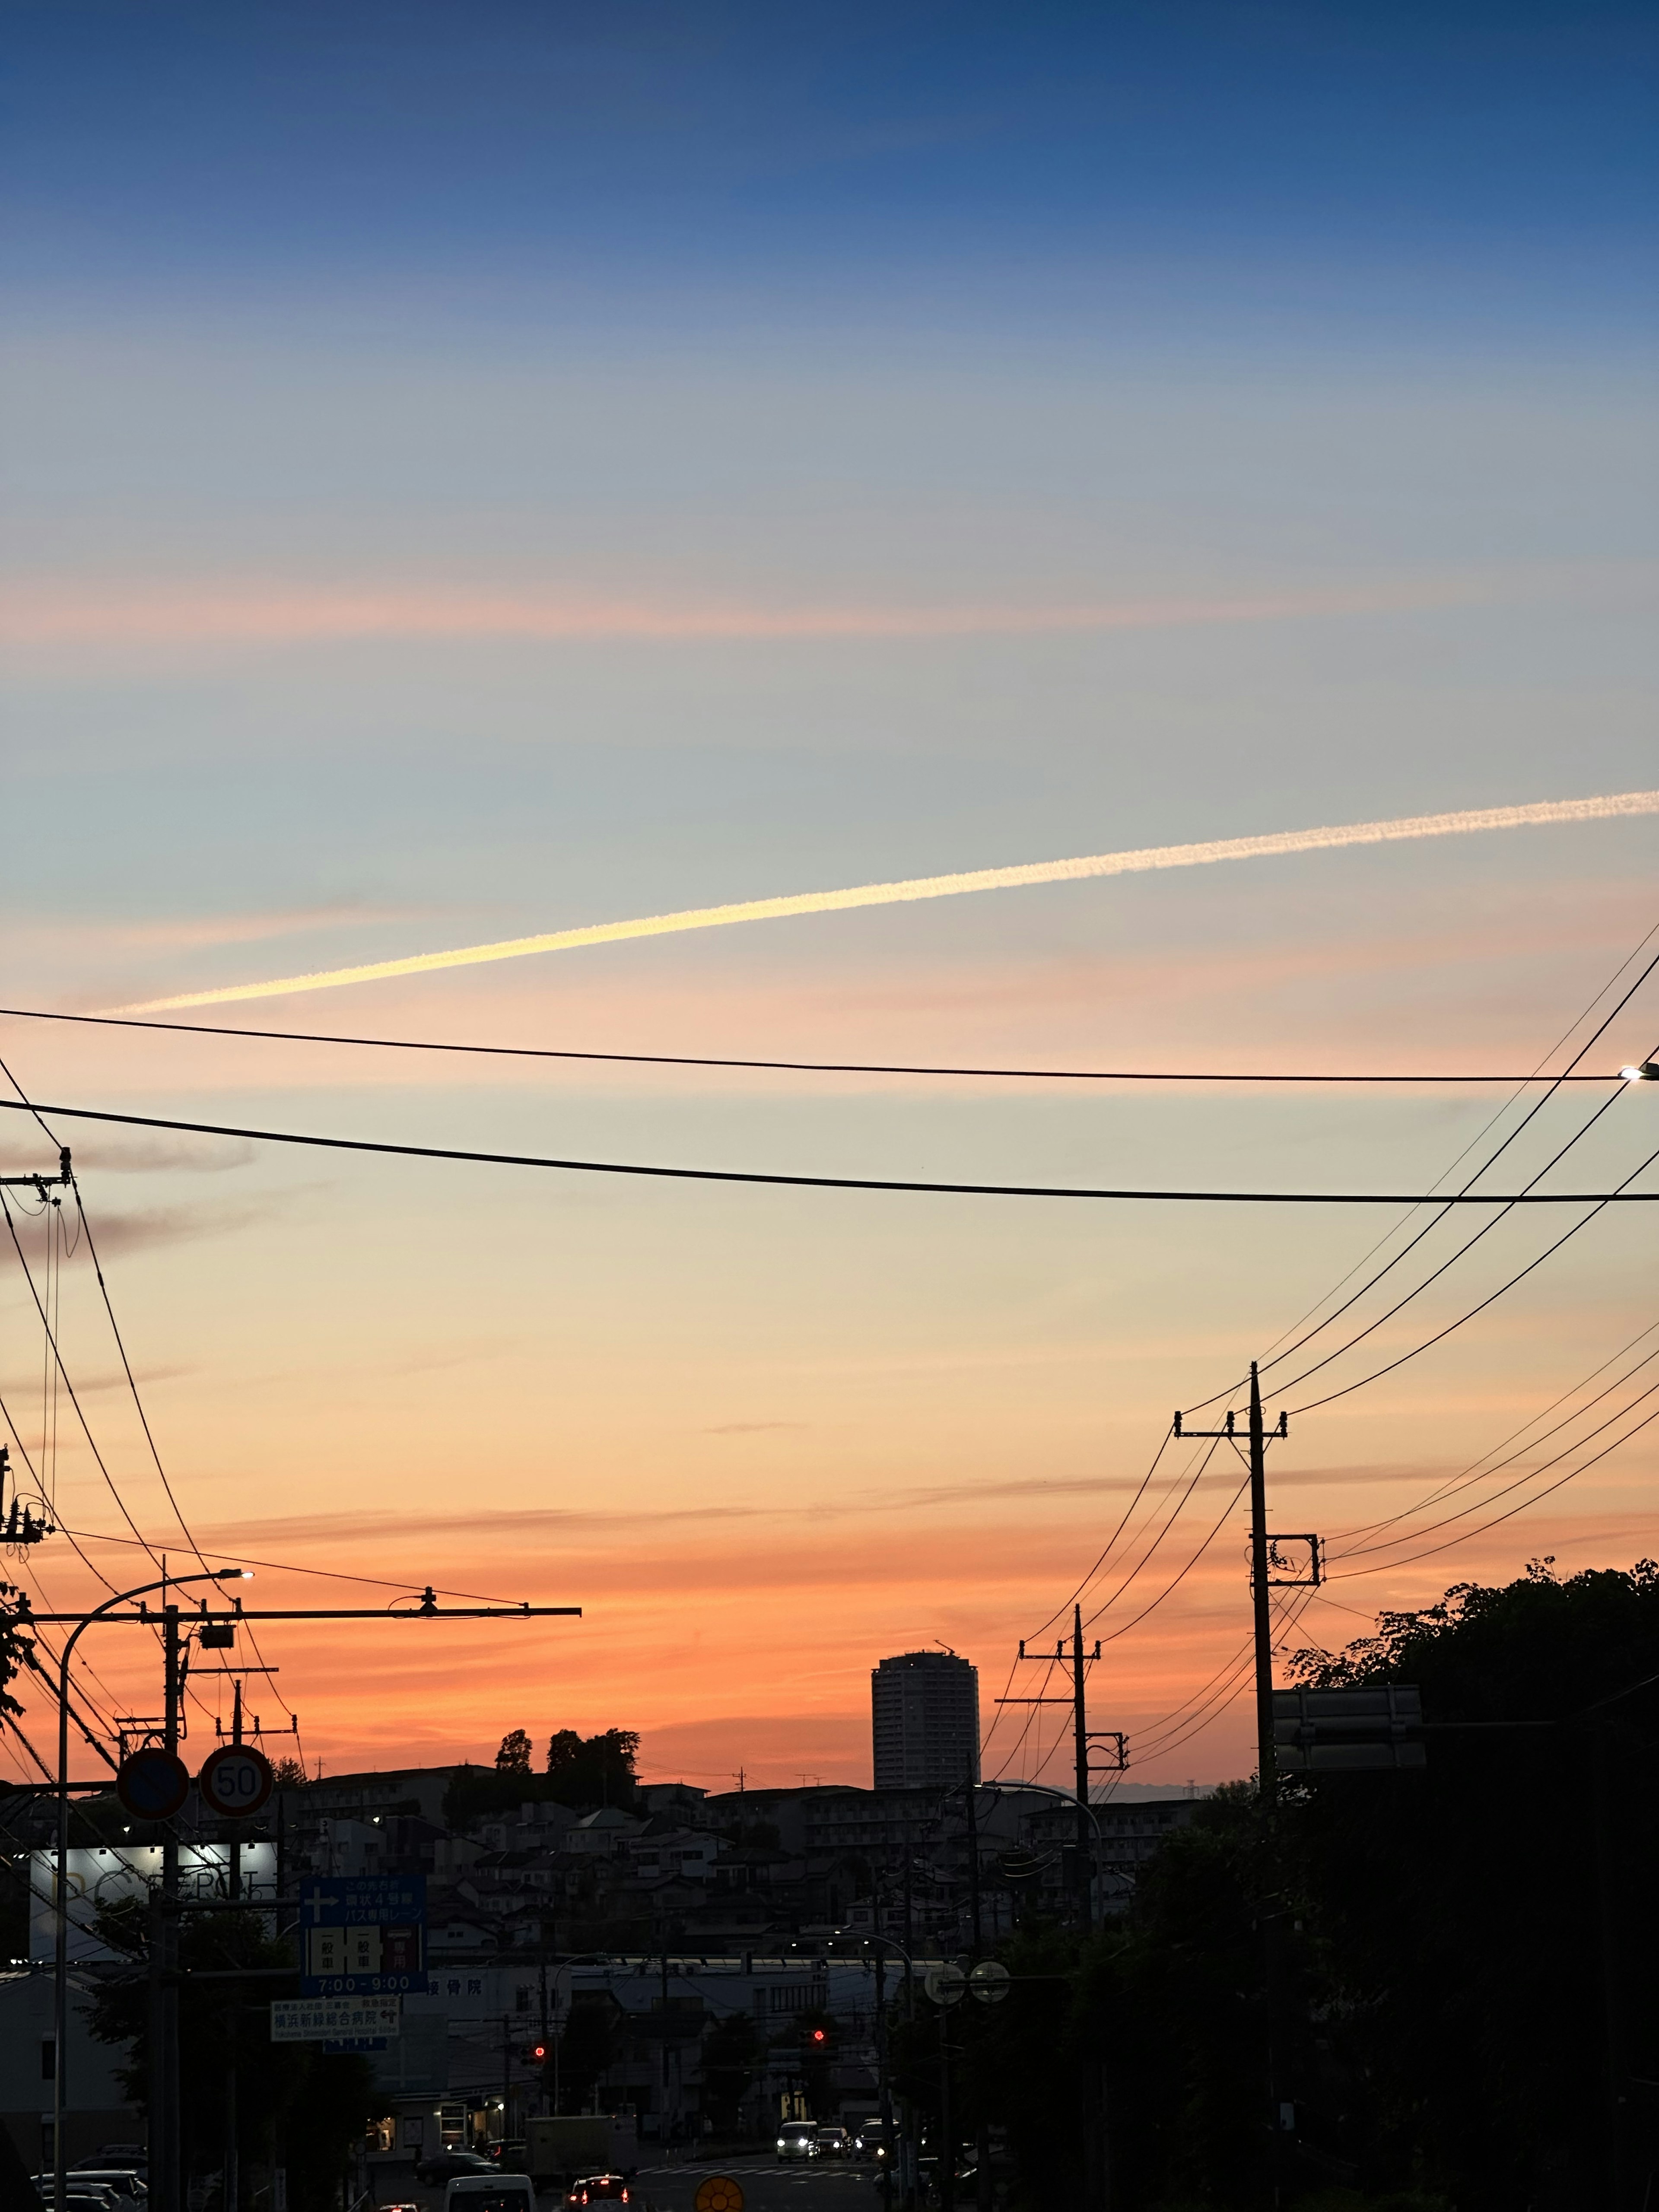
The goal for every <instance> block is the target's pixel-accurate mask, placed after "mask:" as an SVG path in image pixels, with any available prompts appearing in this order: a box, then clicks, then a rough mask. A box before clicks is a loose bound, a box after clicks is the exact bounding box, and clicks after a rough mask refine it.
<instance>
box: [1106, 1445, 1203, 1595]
mask: <svg viewBox="0 0 1659 2212" xmlns="http://www.w3.org/2000/svg"><path fill="white" fill-rule="evenodd" d="M1217 1449H1218V1446H1217V1444H1216V1443H1215V1442H1214V1441H1213V1440H1212V1442H1211V1443H1210V1447H1209V1449H1208V1450H1207V1451H1206V1452H1204V1453H1203V1454H1202V1455H1201V1456H1200V1458H1199V1459H1198V1461H1197V1463H1196V1465H1194V1464H1193V1463H1192V1462H1188V1465H1189V1466H1190V1467H1191V1470H1192V1471H1191V1473H1190V1474H1189V1475H1188V1478H1187V1482H1186V1486H1185V1487H1184V1488H1183V1489H1182V1491H1181V1492H1180V1495H1179V1496H1178V1497H1176V1499H1175V1503H1174V1504H1172V1505H1171V1506H1170V1510H1169V1512H1168V1513H1167V1514H1166V1515H1165V1516H1164V1525H1163V1527H1162V1528H1159V1530H1158V1534H1156V1535H1155V1536H1154V1537H1153V1538H1152V1542H1151V1543H1150V1544H1148V1545H1147V1547H1146V1550H1145V1551H1144V1552H1143V1553H1141V1554H1140V1557H1139V1559H1137V1560H1136V1561H1135V1562H1134V1565H1133V1566H1132V1567H1131V1568H1130V1569H1129V1571H1128V1572H1127V1574H1126V1575H1125V1576H1124V1577H1123V1579H1122V1580H1121V1582H1120V1583H1118V1585H1117V1587H1116V1588H1115V1589H1114V1590H1113V1591H1112V1593H1111V1595H1110V1596H1109V1597H1108V1598H1107V1599H1106V1600H1105V1601H1103V1603H1102V1604H1100V1605H1097V1607H1095V1609H1094V1611H1093V1612H1092V1613H1089V1614H1087V1615H1086V1616H1085V1619H1084V1623H1083V1626H1085V1628H1092V1627H1093V1626H1094V1625H1095V1623H1096V1622H1097V1620H1103V1619H1104V1618H1105V1616H1106V1614H1107V1613H1109V1612H1110V1611H1111V1609H1112V1607H1114V1606H1115V1604H1116V1603H1117V1601H1118V1600H1119V1599H1120V1598H1121V1596H1122V1595H1123V1593H1124V1591H1125V1590H1127V1589H1129V1588H1130V1587H1131V1586H1132V1585H1133V1583H1135V1582H1136V1581H1138V1580H1139V1577H1140V1575H1141V1573H1142V1572H1143V1571H1144V1570H1145V1569H1146V1567H1147V1566H1149V1565H1151V1563H1152V1559H1153V1558H1154V1557H1155V1556H1156V1554H1157V1553H1158V1548H1159V1547H1160V1546H1161V1545H1162V1544H1163V1541H1164V1538H1165V1537H1166V1536H1167V1535H1168V1534H1169V1533H1170V1529H1171V1528H1174V1526H1175V1524H1176V1522H1177V1521H1178V1520H1179V1519H1180V1518H1181V1516H1182V1512H1183V1511H1184V1510H1186V1506H1187V1504H1188V1499H1189V1498H1191V1497H1192V1494H1193V1492H1194V1491H1195V1490H1196V1489H1197V1488H1198V1486H1199V1484H1200V1482H1201V1481H1202V1480H1204V1477H1205V1475H1206V1474H1207V1473H1208V1472H1209V1466H1210V1462H1211V1461H1212V1459H1213V1458H1214V1457H1215V1455H1216V1451H1217ZM1179 1480H1180V1478H1179V1477H1177V1478H1176V1480H1175V1481H1172V1482H1171V1483H1170V1489H1169V1491H1166V1492H1165V1493H1164V1496H1165V1497H1166V1498H1167V1497H1169V1496H1170V1494H1171V1492H1174V1491H1175V1489H1176V1482H1178V1481H1179ZM1159 1503H1160V1505H1161V1504H1162V1503H1163V1501H1162V1500H1160V1501H1159Z"/></svg>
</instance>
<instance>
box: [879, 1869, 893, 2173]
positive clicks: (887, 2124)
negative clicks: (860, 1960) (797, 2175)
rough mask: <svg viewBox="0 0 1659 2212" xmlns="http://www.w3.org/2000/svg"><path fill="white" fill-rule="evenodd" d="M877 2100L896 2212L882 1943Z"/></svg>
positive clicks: (885, 2166)
mask: <svg viewBox="0 0 1659 2212" xmlns="http://www.w3.org/2000/svg"><path fill="white" fill-rule="evenodd" d="M878 1894H879V1893H878ZM876 2100H877V2103H878V2106H879V2109H880V2112H881V2142H882V2161H881V2202H882V2212H893V2084H892V2079H891V2076H890V2074H889V2072H888V2069H887V1954H886V1952H885V1950H884V1949H883V1948H880V1946H879V1944H878V1948H877V1951H876Z"/></svg>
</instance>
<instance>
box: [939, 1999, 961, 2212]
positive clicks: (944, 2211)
mask: <svg viewBox="0 0 1659 2212" xmlns="http://www.w3.org/2000/svg"><path fill="white" fill-rule="evenodd" d="M950 2027H951V2008H950V2007H949V2006H948V2005H941V2006H940V2007H939V2158H938V2160H937V2166H938V2172H939V2212H955V2206H956V2201H957V2159H956V2151H955V2149H954V2148H953V2146H952V2143H951V2045H950V2040H949V2038H950Z"/></svg>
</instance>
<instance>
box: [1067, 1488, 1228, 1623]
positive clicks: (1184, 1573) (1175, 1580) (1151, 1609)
mask: <svg viewBox="0 0 1659 2212" xmlns="http://www.w3.org/2000/svg"><path fill="white" fill-rule="evenodd" d="M1249 1484H1250V1478H1249V1475H1248V1474H1246V1476H1245V1477H1244V1480H1243V1482H1241V1483H1240V1484H1239V1486H1238V1487H1237V1490H1236V1491H1234V1492H1233V1494H1232V1496H1231V1498H1229V1499H1228V1500H1227V1503H1226V1504H1225V1506H1224V1507H1223V1508H1222V1510H1221V1515H1220V1517H1219V1519H1218V1521H1217V1522H1215V1524H1214V1526H1213V1527H1212V1528H1211V1530H1210V1533H1209V1534H1208V1535H1207V1536H1206V1538H1205V1539H1204V1541H1203V1542H1202V1543H1201V1544H1200V1546H1199V1547H1198V1549H1197V1550H1196V1551H1195V1552H1194V1553H1193V1554H1192V1556H1191V1557H1190V1558H1189V1559H1188V1561H1187V1563H1186V1565H1184V1566H1183V1567H1182V1569H1181V1571H1180V1572H1179V1573H1178V1574H1176V1575H1173V1576H1171V1577H1170V1580H1169V1581H1168V1582H1167V1583H1165V1584H1164V1588H1163V1589H1161V1590H1160V1591H1159V1592H1158V1595H1157V1596H1156V1597H1155V1598H1153V1599H1152V1602H1151V1603H1150V1604H1148V1605H1144V1606H1142V1607H1141V1608H1140V1611H1139V1613H1136V1614H1135V1616H1134V1618H1133V1620H1126V1621H1122V1622H1121V1623H1120V1624H1119V1626H1117V1627H1115V1628H1110V1629H1108V1630H1107V1632H1106V1633H1105V1634H1104V1635H1103V1637H1102V1638H1101V1639H1100V1640H1101V1642H1102V1643H1103V1644H1115V1643H1116V1642H1117V1641H1118V1639H1119V1638H1120V1637H1123V1636H1127V1634H1128V1633H1129V1632H1130V1630H1131V1629H1133V1628H1139V1626H1140V1624H1141V1622H1142V1621H1143V1620H1146V1618H1147V1617H1148V1615H1149V1614H1152V1613H1156V1612H1157V1611H1158V1607H1159V1606H1161V1605H1162V1604H1163V1603H1164V1601H1165V1599H1166V1598H1169V1597H1171V1596H1173V1595H1174V1594H1175V1592H1176V1590H1177V1589H1179V1588H1180V1587H1181V1585H1182V1583H1184V1582H1185V1581H1186V1579H1187V1577H1188V1575H1189V1574H1191V1572H1192V1571H1193V1569H1194V1567H1195V1566H1196V1565H1198V1563H1199V1561H1200V1559H1202V1558H1203V1557H1204V1554H1205V1553H1206V1552H1207V1551H1208V1550H1209V1548H1210V1547H1211V1545H1212V1544H1213V1543H1214V1541H1215V1540H1216V1538H1217V1537H1218V1535H1219V1534H1221V1532H1222V1530H1223V1529H1224V1528H1225V1527H1226V1525H1227V1523H1228V1522H1229V1521H1230V1520H1231V1517H1232V1515H1233V1513H1234V1510H1236V1508H1237V1504H1238V1501H1239V1499H1240V1498H1243V1495H1244V1492H1246V1491H1247V1490H1248V1489H1249Z"/></svg>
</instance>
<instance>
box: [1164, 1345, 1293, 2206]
mask: <svg viewBox="0 0 1659 2212" xmlns="http://www.w3.org/2000/svg"><path fill="white" fill-rule="evenodd" d="M1290 1432H1291V1425H1290V1416H1289V1414H1288V1413H1280V1414H1279V1419H1278V1421H1277V1423H1276V1424H1275V1425H1274V1426H1273V1428H1272V1429H1269V1428H1268V1427H1267V1425H1266V1423H1265V1422H1264V1421H1263V1419H1262V1414H1261V1376H1260V1373H1259V1372H1258V1370H1257V1367H1256V1363H1255V1360H1254V1359H1253V1360H1252V1361H1251V1362H1250V1403H1249V1430H1248V1437H1247V1441H1248V1445H1249V1459H1248V1462H1247V1464H1248V1466H1249V1474H1250V1609H1251V1617H1252V1620H1253V1622H1254V1640H1255V1756H1256V1790H1257V1793H1258V1796H1259V1800H1260V1802H1261V1809H1262V1811H1263V1813H1264V1814H1265V1815H1266V1816H1267V1821H1268V1822H1269V1824H1271V1823H1272V1821H1273V1813H1274V1809H1275V1808H1276V1806H1277V1805H1278V1802H1279V1766H1278V1758H1277V1753H1276V1752H1275V1749H1274V1743H1273V1590H1274V1589H1276V1588H1291V1589H1295V1588H1298V1587H1304V1586H1305V1584H1306V1583H1307V1582H1308V1581H1311V1582H1312V1583H1315V1584H1317V1583H1318V1582H1319V1581H1320V1580H1321V1565H1320V1548H1319V1539H1318V1537H1317V1536H1298V1537H1294V1538H1292V1537H1282V1538H1280V1539H1279V1540H1278V1541H1279V1542H1284V1543H1291V1542H1297V1543H1305V1544H1307V1545H1309V1546H1310V1548H1311V1551H1312V1555H1313V1556H1312V1565H1311V1570H1310V1575H1309V1576H1308V1577H1300V1576H1290V1577H1283V1578H1281V1580H1280V1581H1279V1582H1275V1581H1274V1579H1273V1568H1274V1567H1275V1566H1282V1565H1283V1564H1284V1562H1283V1561H1282V1560H1281V1559H1279V1553H1278V1549H1277V1545H1276V1543H1275V1540H1274V1539H1273V1537H1272V1536H1271V1535H1269V1534H1268V1533H1267V1439H1268V1437H1270V1436H1274V1437H1286V1436H1288V1435H1289V1434H1290ZM1175 1434H1176V1436H1177V1437H1209V1438H1212V1439H1225V1440H1226V1441H1227V1442H1229V1443H1233V1444H1234V1446H1235V1448H1237V1425H1236V1422H1235V1419H1234V1417H1233V1415H1232V1414H1231V1413H1229V1414H1228V1415H1227V1420H1226V1425H1225V1428H1219V1429H1183V1428H1182V1425H1181V1415H1180V1414H1179V1413H1176V1417H1175ZM1284 1932H1285V1911H1284V1905H1283V1903H1282V1901H1281V1900H1279V1899H1276V1898H1269V1899H1267V1900H1266V1901H1265V1903H1264V1905H1263V1908H1262V1914H1261V1937H1262V1950H1263V1965H1264V1967H1265V1978H1266V1982H1267V2129H1268V2136H1267V2140H1268V2142H1269V2145H1270V2146H1271V2148H1270V2152H1269V2172H1270V2175H1271V2179H1272V2187H1273V2203H1274V2204H1275V2206H1277V2205H1279V2203H1282V2202H1283V2200H1284V2185H1283V2173H1284V2155H1283V2146H1284V2140H1285V2133H1286V2130H1287V2127H1288V2126H1289V2125H1290V2124H1291V2123H1293V2121H1294V2117H1295V2110H1294V2106H1286V2105H1285V2102H1284V2097H1283V2089H1284V2078H1283V2069H1284V2054H1283V2047H1282V2046H1283V2042H1284V2010H1285V2003H1284V1988H1285V1967H1284V1955H1283V1954H1284ZM1287 2112H1288V2113H1289V2115H1290V2118H1289V2119H1288V2120H1287V2118H1286V2114H1287Z"/></svg>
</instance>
